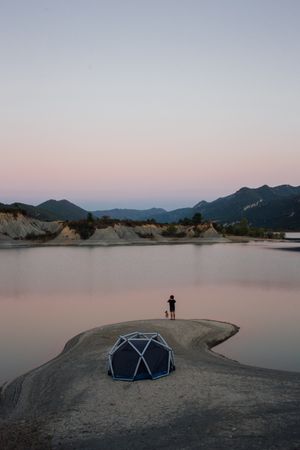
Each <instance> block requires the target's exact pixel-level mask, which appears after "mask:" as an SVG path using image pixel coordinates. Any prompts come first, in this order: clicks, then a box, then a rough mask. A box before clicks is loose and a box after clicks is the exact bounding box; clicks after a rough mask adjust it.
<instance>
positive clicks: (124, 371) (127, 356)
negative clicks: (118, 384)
mask: <svg viewBox="0 0 300 450" xmlns="http://www.w3.org/2000/svg"><path fill="white" fill-rule="evenodd" d="M111 359H112V368H113V373H114V376H115V377H116V378H119V377H123V378H132V377H133V375H134V372H135V369H136V365H137V363H138V360H139V354H138V353H137V351H135V350H134V349H133V348H132V347H131V345H130V344H129V343H128V342H127V343H126V344H125V345H124V346H123V347H122V348H119V349H118V350H117V351H116V352H115V353H114V354H113V355H112V356H111Z"/></svg>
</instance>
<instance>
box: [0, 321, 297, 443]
mask: <svg viewBox="0 0 300 450" xmlns="http://www.w3.org/2000/svg"><path fill="white" fill-rule="evenodd" d="M131 331H158V332H160V333H161V334H162V335H163V337H164V338H165V339H166V340H167V341H168V343H169V344H170V345H171V346H172V347H173V349H174V351H175V358H176V371H175V372H172V373H171V375H170V376H167V377H165V378H161V379H159V380H155V381H152V380H146V381H135V382H133V383H132V382H120V381H113V380H112V379H111V378H110V377H109V376H108V375H107V372H106V358H107V352H108V350H109V349H110V347H111V346H112V345H113V343H114V341H115V340H116V338H117V337H118V336H119V335H120V334H123V333H129V332H131ZM237 332H238V327H237V326H235V325H231V324H227V323H221V322H215V321H207V320H176V321H168V320H147V321H136V322H127V323H121V324H114V325H109V326H103V327H100V328H95V329H93V330H90V331H86V332H84V333H82V334H80V335H78V336H76V337H74V338H73V339H71V340H70V341H69V342H68V343H67V344H66V346H65V348H64V350H63V352H62V353H61V354H60V355H59V356H57V357H56V358H55V359H53V360H51V361H49V362H48V363H46V364H44V365H43V366H41V367H39V368H37V369H35V370H33V371H31V372H29V373H27V374H25V375H24V376H21V377H19V378H17V379H16V380H14V381H13V382H11V383H10V384H8V385H4V386H3V387H2V391H1V402H0V430H1V431H0V446H1V449H8V450H10V449H17V450H21V449H24V450H25V449H26V450H29V449H43V450H44V449H45V450H47V449H53V450H56V449H64V450H71V449H72V450H77V449H78V450H79V449H85V450H94V449H95V450H96V449H97V450H99V449H112V450H114V449H118V450H119V449H121V450H122V449H123V450H125V449H126V450H127V449H133V450H135V449H136V450H137V449H139V450H143V449H145V450H146V449H147V450H148V449H149V450H150V449H154V448H159V449H174V448H176V449H206V450H207V449H224V450H225V449H226V450H228V449H236V450H243V449H263V450H268V449H270V450H271V449H272V450H273V449H278V450H279V449H280V450H283V449H284V450H292V449H293V450H295V449H298V448H300V417H299V416H300V415H299V413H300V374H299V373H291V372H283V371H275V370H267V369H261V368H256V367H250V366H245V365H242V364H239V363H238V362H235V361H231V360H229V359H227V358H224V357H222V356H220V355H219V354H217V353H214V352H212V351H211V350H210V349H211V348H212V347H214V346H215V345H217V344H218V343H221V342H223V341H224V340H226V339H228V338H230V337H231V336H233V335H234V334H236V333H237Z"/></svg>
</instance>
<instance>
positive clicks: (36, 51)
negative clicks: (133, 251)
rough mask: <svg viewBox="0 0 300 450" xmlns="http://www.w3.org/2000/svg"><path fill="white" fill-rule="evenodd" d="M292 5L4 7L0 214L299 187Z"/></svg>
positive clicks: (272, 1)
mask: <svg viewBox="0 0 300 450" xmlns="http://www.w3.org/2000/svg"><path fill="white" fill-rule="evenodd" d="M299 19H300V2H299V1H298V0H285V1H283V0H282V1H278V0H259V1H256V0H253V1H251V2H246V1H240V0H226V1H223V0H217V1H214V2H212V1H208V0H207V1H201V0H197V1H196V0H195V1H192V0H187V1H184V2H182V1H179V0H178V1H176V0H159V1H158V0H152V1H148V0H147V1H146V0H136V1H133V0H126V1H123V0H122V1H121V0H110V1H101V0H97V1H96V0H72V1H71V0H64V1H60V0H59V1H58V0H51V1H44V0H35V1H33V0H27V1H26V2H25V1H23V0H19V1H16V0H10V1H1V0H0V55H1V59H0V61H1V70H0V100H1V106H2V107H1V110H0V152H1V158H0V161H1V178H0V180H1V181H0V202H12V201H16V200H18V201H24V202H27V203H32V204H37V203H39V202H41V201H44V200H46V199H48V198H57V199H60V198H68V199H69V200H71V201H74V202H75V203H77V204H80V205H82V206H83V207H86V208H89V209H104V208H111V207H117V206H120V207H138V208H144V207H151V206H154V205H155V206H161V207H165V208H167V209H171V208H175V207H179V206H185V205H193V204H195V203H197V202H198V201H200V200H201V199H206V200H213V199H215V198H217V197H219V196H223V195H227V194H229V193H231V192H233V191H235V190H237V189H238V188H240V187H241V186H245V185H246V186H249V187H257V186H259V185H262V184H269V185H277V184H287V183H289V184H293V185H299V184H300V182H299V167H300V145H299V144H300V128H299V121H300V86H299V80H300V59H299V54H300V29H299Z"/></svg>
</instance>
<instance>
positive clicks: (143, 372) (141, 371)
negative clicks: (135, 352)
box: [134, 359, 152, 380]
mask: <svg viewBox="0 0 300 450" xmlns="http://www.w3.org/2000/svg"><path fill="white" fill-rule="evenodd" d="M149 378H152V376H151V375H150V373H149V371H148V369H147V367H146V365H145V363H144V361H143V360H142V359H141V360H140V364H139V367H138V369H137V372H136V374H135V377H134V379H135V380H145V379H149Z"/></svg>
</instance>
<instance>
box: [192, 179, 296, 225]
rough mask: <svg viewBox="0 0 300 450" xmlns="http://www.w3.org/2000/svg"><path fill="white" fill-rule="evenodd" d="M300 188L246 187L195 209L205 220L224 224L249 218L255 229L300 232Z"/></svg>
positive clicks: (282, 186) (201, 203)
mask: <svg viewBox="0 0 300 450" xmlns="http://www.w3.org/2000/svg"><path fill="white" fill-rule="evenodd" d="M299 198H300V186H297V187H294V186H290V185H281V186H275V187H269V186H267V185H264V186H261V187H259V188H255V189H251V188H248V187H243V188H241V189H239V190H238V191H237V192H235V193H234V194H231V195H228V196H227V197H221V198H219V199H217V200H215V201H213V202H210V203H207V202H200V203H198V204H197V205H195V206H194V208H197V209H198V210H199V211H200V212H201V214H202V215H203V216H204V217H205V219H208V220H213V221H216V222H220V223H232V222H237V221H239V220H241V219H243V218H246V219H247V220H248V222H249V223H250V224H251V225H253V226H258V227H270V228H274V229H279V228H280V229H287V230H288V229H299V228H300V217H299V213H298V211H299Z"/></svg>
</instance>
